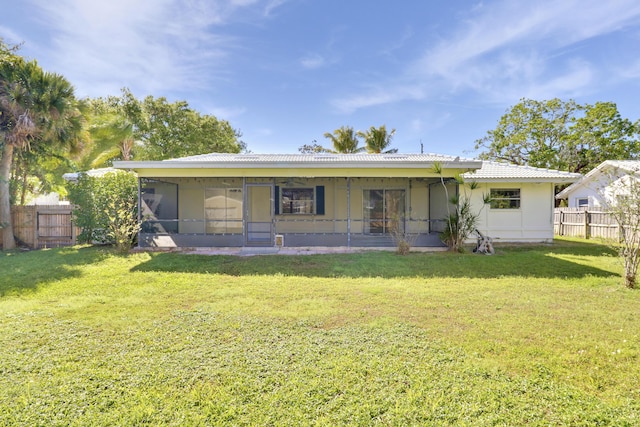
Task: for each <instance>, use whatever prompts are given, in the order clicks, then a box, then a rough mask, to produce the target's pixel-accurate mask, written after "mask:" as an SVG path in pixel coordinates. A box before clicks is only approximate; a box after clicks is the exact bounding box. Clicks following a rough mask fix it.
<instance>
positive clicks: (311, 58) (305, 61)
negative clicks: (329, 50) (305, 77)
mask: <svg viewBox="0 0 640 427" xmlns="http://www.w3.org/2000/svg"><path fill="white" fill-rule="evenodd" d="M325 62H326V61H325V59H324V57H323V56H322V55H319V54H317V53H314V54H311V55H307V56H305V57H304V58H302V59H301V60H300V64H301V65H302V66H303V67H304V68H308V69H315V68H320V67H322V66H324V65H325Z"/></svg>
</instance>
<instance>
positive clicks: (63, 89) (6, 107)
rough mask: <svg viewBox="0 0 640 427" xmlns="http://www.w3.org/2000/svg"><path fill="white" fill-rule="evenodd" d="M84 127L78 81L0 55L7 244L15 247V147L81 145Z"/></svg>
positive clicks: (1, 213) (0, 173) (0, 211)
mask: <svg viewBox="0 0 640 427" xmlns="http://www.w3.org/2000/svg"><path fill="white" fill-rule="evenodd" d="M82 129H83V118H82V115H81V114H80V112H79V110H78V108H77V101H76V99H75V96H74V93H73V87H72V86H71V84H70V83H69V82H68V81H67V80H66V79H65V78H64V77H62V76H61V75H59V74H54V73H47V72H44V71H43V70H42V68H40V66H39V65H38V64H37V62H35V61H30V62H26V61H24V59H22V58H21V57H17V56H15V55H2V56H0V145H1V146H2V154H1V155H0V225H1V226H2V227H3V233H2V244H3V248H4V249H5V250H6V249H12V248H14V247H15V239H14V235H13V227H12V224H11V205H10V188H9V180H10V178H11V170H12V167H13V161H14V152H15V151H16V150H31V149H32V148H38V149H40V148H43V147H54V146H60V145H66V146H67V147H72V146H75V145H78V143H79V141H80V140H81V133H82ZM36 151H39V150H36Z"/></svg>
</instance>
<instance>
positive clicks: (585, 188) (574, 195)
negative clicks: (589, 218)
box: [556, 160, 640, 210]
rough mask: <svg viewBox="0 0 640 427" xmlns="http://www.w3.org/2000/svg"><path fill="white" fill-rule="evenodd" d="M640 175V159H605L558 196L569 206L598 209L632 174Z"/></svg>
mask: <svg viewBox="0 0 640 427" xmlns="http://www.w3.org/2000/svg"><path fill="white" fill-rule="evenodd" d="M639 175H640V160H605V161H604V162H602V163H600V164H599V165H598V166H597V167H596V168H594V169H593V170H591V171H590V172H589V173H587V174H586V175H585V176H584V177H583V178H582V179H580V180H579V181H577V182H575V183H573V184H571V185H570V186H568V187H567V188H565V189H564V190H562V191H561V192H559V193H558V194H557V196H556V198H557V199H566V200H567V206H568V207H569V208H582V209H587V210H597V209H601V208H603V207H605V206H606V205H607V202H606V198H607V196H608V195H610V194H612V193H614V192H617V191H616V190H615V189H616V187H618V186H620V185H621V184H623V185H624V182H625V180H627V179H628V178H629V177H630V176H636V177H638V176H639Z"/></svg>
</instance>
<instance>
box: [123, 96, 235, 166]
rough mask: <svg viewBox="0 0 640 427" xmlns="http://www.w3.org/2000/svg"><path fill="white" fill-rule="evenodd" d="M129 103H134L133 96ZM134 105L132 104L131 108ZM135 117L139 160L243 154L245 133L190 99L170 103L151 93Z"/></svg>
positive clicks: (133, 118) (135, 135)
mask: <svg viewBox="0 0 640 427" xmlns="http://www.w3.org/2000/svg"><path fill="white" fill-rule="evenodd" d="M128 102H131V101H130V99H129V101H128ZM129 108H130V107H129ZM138 111H139V114H138V115H134V116H133V117H132V122H133V124H134V132H133V135H134V139H136V140H139V141H141V143H142V144H141V147H140V148H139V150H138V151H139V156H138V158H139V159H144V160H164V159H171V158H177V157H184V156H191V155H197V154H203V153H213V152H216V153H239V152H240V151H242V150H243V149H244V148H245V145H244V143H243V142H242V141H240V139H239V138H240V137H241V134H240V132H238V131H236V130H235V129H233V128H232V127H231V125H230V124H229V122H227V121H226V120H218V119H217V118H216V117H214V116H210V115H202V114H200V113H198V112H196V111H194V110H192V109H191V108H190V107H189V105H188V104H187V102H186V101H178V102H173V103H169V102H168V101H167V100H166V99H165V98H154V97H152V96H147V97H146V98H145V99H144V100H143V101H142V102H141V103H140V104H139V109H138Z"/></svg>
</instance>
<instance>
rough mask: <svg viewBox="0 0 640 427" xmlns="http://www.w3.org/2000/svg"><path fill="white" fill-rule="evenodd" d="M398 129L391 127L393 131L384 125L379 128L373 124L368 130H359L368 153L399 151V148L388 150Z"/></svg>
mask: <svg viewBox="0 0 640 427" xmlns="http://www.w3.org/2000/svg"><path fill="white" fill-rule="evenodd" d="M395 133H396V130H395V129H391V132H387V127H386V126H385V125H382V126H380V127H378V128H376V127H375V126H371V127H370V128H369V130H368V131H366V132H362V131H358V136H359V137H360V138H362V139H364V143H365V147H366V149H367V153H377V154H380V153H385V154H388V153H397V152H398V149H397V148H392V149H389V150H387V148H389V146H390V145H391V139H392V138H393V135H395Z"/></svg>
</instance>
